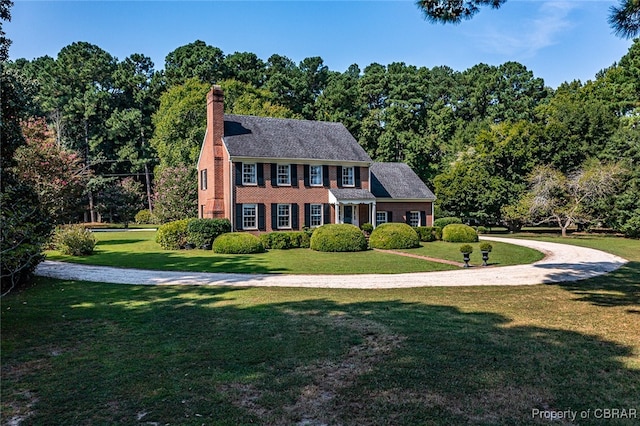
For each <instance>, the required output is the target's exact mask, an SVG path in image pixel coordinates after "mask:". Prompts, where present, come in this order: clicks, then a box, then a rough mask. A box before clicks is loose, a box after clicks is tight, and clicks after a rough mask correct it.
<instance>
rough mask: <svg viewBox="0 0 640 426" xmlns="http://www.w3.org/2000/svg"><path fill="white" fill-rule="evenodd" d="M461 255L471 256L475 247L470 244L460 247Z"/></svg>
mask: <svg viewBox="0 0 640 426" xmlns="http://www.w3.org/2000/svg"><path fill="white" fill-rule="evenodd" d="M460 253H462V254H471V253H473V247H471V246H470V245H469V244H463V245H461V246H460Z"/></svg>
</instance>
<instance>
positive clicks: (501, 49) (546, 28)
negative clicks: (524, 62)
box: [477, 1, 578, 58]
mask: <svg viewBox="0 0 640 426" xmlns="http://www.w3.org/2000/svg"><path fill="white" fill-rule="evenodd" d="M529 5H530V3H529ZM577 6H578V5H577V2H572V1H545V2H543V3H542V4H541V5H540V6H539V7H538V8H537V10H536V12H535V15H534V16H532V17H530V18H522V19H517V21H515V22H511V23H510V25H508V26H507V27H506V28H496V27H495V26H492V27H491V28H490V29H488V30H486V29H485V32H484V34H482V35H480V36H477V40H478V41H479V43H480V45H481V46H482V48H483V49H484V50H486V51H488V52H491V53H496V54H501V55H509V56H517V57H520V58H530V57H533V56H535V55H536V53H537V52H538V51H539V50H541V49H544V48H545V47H548V46H552V45H554V44H556V43H557V41H558V39H559V37H560V36H561V34H562V33H563V32H564V31H566V30H568V29H570V28H572V27H573V23H572V21H571V20H570V18H569V15H570V14H571V12H572V11H573V10H574V9H576V7H577ZM498 13H499V12H498Z"/></svg>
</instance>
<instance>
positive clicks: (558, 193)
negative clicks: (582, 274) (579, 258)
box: [529, 161, 624, 237]
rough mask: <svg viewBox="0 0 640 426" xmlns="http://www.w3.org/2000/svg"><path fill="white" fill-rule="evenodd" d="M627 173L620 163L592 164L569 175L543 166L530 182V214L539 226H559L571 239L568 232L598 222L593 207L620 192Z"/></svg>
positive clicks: (537, 170) (564, 234)
mask: <svg viewBox="0 0 640 426" xmlns="http://www.w3.org/2000/svg"><path fill="white" fill-rule="evenodd" d="M623 173H624V169H623V168H622V167H621V166H620V165H619V164H617V163H611V164H602V163H600V162H597V161H595V162H591V163H589V164H587V165H585V166H584V167H582V168H581V169H579V170H577V171H575V172H573V173H571V174H569V175H565V174H563V173H561V172H559V171H558V170H555V169H553V168H551V167H549V166H546V165H545V166H539V167H538V168H536V169H535V170H534V171H533V173H532V174H531V176H530V178H529V182H530V185H531V186H530V193H529V196H530V197H531V207H530V214H531V216H532V218H534V220H537V221H538V222H539V223H545V222H552V223H556V224H557V225H558V226H559V227H560V228H561V229H562V236H563V237H566V236H567V229H568V228H569V227H570V226H572V225H574V224H576V223H584V222H589V221H591V220H594V219H597V217H595V216H594V213H593V212H592V211H590V209H589V203H593V202H597V201H598V200H599V199H600V198H603V197H608V196H611V195H613V194H615V192H616V191H617V190H618V186H619V184H620V181H619V177H620V176H621V175H622V174H623Z"/></svg>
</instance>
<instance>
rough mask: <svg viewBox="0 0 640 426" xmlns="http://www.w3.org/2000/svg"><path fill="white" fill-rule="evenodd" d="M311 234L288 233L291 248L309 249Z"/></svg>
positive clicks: (300, 232) (302, 232) (306, 232)
mask: <svg viewBox="0 0 640 426" xmlns="http://www.w3.org/2000/svg"><path fill="white" fill-rule="evenodd" d="M311 234H312V232H309V231H296V232H289V235H290V237H291V248H309V245H310V244H311Z"/></svg>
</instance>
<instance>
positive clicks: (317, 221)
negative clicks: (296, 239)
mask: <svg viewBox="0 0 640 426" xmlns="http://www.w3.org/2000/svg"><path fill="white" fill-rule="evenodd" d="M310 221H311V223H310V224H309V226H311V227H315V226H322V204H311V206H310Z"/></svg>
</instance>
